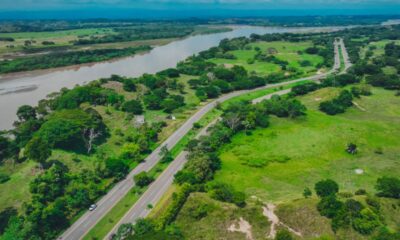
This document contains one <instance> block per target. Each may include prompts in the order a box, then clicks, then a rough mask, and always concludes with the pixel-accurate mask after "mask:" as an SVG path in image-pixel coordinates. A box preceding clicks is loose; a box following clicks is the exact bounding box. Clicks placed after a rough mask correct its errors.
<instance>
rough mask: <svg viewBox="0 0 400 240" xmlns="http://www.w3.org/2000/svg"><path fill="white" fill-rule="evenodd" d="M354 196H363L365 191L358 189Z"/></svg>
mask: <svg viewBox="0 0 400 240" xmlns="http://www.w3.org/2000/svg"><path fill="white" fill-rule="evenodd" d="M354 194H355V195H365V194H367V191H366V190H365V189H362V188H361V189H358V190H357V191H356V192H355V193H354Z"/></svg>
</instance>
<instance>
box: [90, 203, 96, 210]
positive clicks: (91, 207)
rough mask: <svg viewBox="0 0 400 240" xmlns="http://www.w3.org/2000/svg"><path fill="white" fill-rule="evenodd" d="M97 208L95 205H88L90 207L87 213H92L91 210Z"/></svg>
mask: <svg viewBox="0 0 400 240" xmlns="http://www.w3.org/2000/svg"><path fill="white" fill-rule="evenodd" d="M96 208H97V205H96V204H92V205H90V207H89V211H93V210H95V209H96Z"/></svg>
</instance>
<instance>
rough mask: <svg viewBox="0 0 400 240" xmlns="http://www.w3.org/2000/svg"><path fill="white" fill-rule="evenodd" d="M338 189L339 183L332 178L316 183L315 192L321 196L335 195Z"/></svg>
mask: <svg viewBox="0 0 400 240" xmlns="http://www.w3.org/2000/svg"><path fill="white" fill-rule="evenodd" d="M338 191H339V185H338V184H337V183H336V182H335V181H333V180H331V179H326V180H323V181H319V182H317V183H316V184H315V192H316V193H317V195H318V196H319V197H327V196H330V195H335V194H336V193H337V192H338Z"/></svg>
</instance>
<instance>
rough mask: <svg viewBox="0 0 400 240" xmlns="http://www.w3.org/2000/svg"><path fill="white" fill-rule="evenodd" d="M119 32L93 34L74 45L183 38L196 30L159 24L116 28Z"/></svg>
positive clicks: (190, 26) (188, 26)
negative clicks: (102, 34)
mask: <svg viewBox="0 0 400 240" xmlns="http://www.w3.org/2000/svg"><path fill="white" fill-rule="evenodd" d="M114 31H115V32H117V34H109V35H105V36H101V37H97V36H91V37H90V38H82V39H79V40H77V41H75V42H74V45H86V44H97V43H112V42H127V41H135V40H148V39H161V38H181V37H185V36H187V35H190V34H191V33H193V32H194V31H195V29H194V26H193V25H178V26H173V25H165V24H164V25H159V26H143V27H137V28H136V27H130V28H115V29H114Z"/></svg>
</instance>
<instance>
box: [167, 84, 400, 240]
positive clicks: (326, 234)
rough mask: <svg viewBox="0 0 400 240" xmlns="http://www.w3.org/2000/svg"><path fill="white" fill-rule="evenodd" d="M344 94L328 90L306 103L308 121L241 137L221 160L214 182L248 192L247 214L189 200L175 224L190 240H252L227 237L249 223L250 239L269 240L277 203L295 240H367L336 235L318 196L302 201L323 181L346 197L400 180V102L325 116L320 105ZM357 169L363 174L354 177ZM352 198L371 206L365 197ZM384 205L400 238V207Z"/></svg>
mask: <svg viewBox="0 0 400 240" xmlns="http://www.w3.org/2000/svg"><path fill="white" fill-rule="evenodd" d="M338 92H339V89H334V88H326V89H321V90H318V91H316V92H314V93H311V94H309V95H306V96H304V97H300V100H301V101H302V102H303V103H304V104H305V105H306V106H307V108H308V111H307V116H306V117H304V118H302V119H298V120H288V119H280V118H276V117H273V118H271V126H270V127H269V128H267V129H259V130H256V131H254V132H253V134H252V135H245V134H239V135H236V136H235V137H234V138H233V140H232V143H231V144H228V145H227V146H225V147H224V148H223V149H222V150H221V152H220V157H221V159H222V169H221V170H219V171H217V174H216V177H215V180H214V181H218V182H225V183H228V184H231V185H233V186H234V187H235V189H237V190H240V191H244V192H245V193H246V196H247V199H246V202H247V206H246V207H245V208H242V209H241V208H237V207H236V206H234V205H233V204H227V203H222V202H218V201H215V200H212V199H210V198H209V197H208V196H207V194H205V193H193V194H191V195H190V197H189V198H188V200H187V202H186V203H185V205H184V206H183V208H182V210H181V211H180V213H179V215H178V217H177V219H176V221H175V222H174V223H175V224H176V225H177V226H178V227H180V229H181V230H182V232H183V235H184V236H185V238H186V239H191V240H192V239H246V235H245V233H239V232H231V231H228V228H229V227H230V226H231V225H232V224H234V223H237V222H238V221H239V219H240V218H243V219H244V220H245V221H247V222H248V223H249V224H250V226H251V228H250V232H251V234H252V237H253V238H252V239H266V236H267V235H268V233H270V231H271V227H270V222H269V220H268V219H267V217H266V216H264V215H263V208H262V207H263V206H265V204H266V203H273V204H275V205H276V209H275V214H276V215H277V217H278V218H279V220H280V221H281V222H282V223H283V224H285V225H286V226H289V227H290V228H292V229H294V230H296V231H298V232H300V233H301V234H302V236H303V237H302V238H296V239H325V240H333V239H343V240H344V239H349V237H350V238H351V239H354V240H365V239H369V238H368V237H367V236H363V235H360V234H359V233H357V232H355V231H354V230H352V229H351V228H350V229H340V230H339V231H338V232H337V233H336V234H335V233H333V232H332V230H331V225H330V220H328V219H327V218H325V217H321V216H320V214H319V213H318V211H317V210H316V204H317V202H318V200H317V198H316V196H315V195H314V196H313V197H312V198H310V199H304V198H303V196H302V192H303V189H304V188H305V187H310V188H311V189H313V186H314V184H315V182H317V181H319V180H321V179H325V178H332V179H334V180H335V181H337V182H338V183H339V186H340V191H341V192H353V193H354V191H355V190H357V189H359V188H363V189H366V190H367V192H369V193H371V194H373V193H374V192H375V191H374V185H375V182H376V179H377V178H378V177H380V176H383V175H386V176H398V175H399V174H400V168H399V164H400V162H399V161H398V156H399V155H398V152H399V147H400V139H399V138H398V135H399V134H400V124H399V123H400V118H399V116H400V109H399V108H398V107H397V106H398V104H399V103H400V98H398V97H396V96H394V93H393V92H392V91H387V90H383V89H378V88H373V95H372V96H369V97H362V98H361V99H356V100H355V102H356V103H357V104H359V106H361V107H362V108H363V109H364V110H361V109H359V108H356V107H352V108H350V109H348V111H347V112H346V113H345V114H341V115H337V116H328V115H325V114H323V113H321V112H319V110H318V105H319V102H320V101H324V100H326V99H331V98H333V97H334V96H336V95H337V94H338ZM382 106H385V107H384V108H382ZM349 142H354V143H356V144H357V145H358V147H359V153H358V154H357V155H355V156H350V155H348V154H347V153H346V152H345V148H346V145H347V143H349ZM255 166H258V167H255ZM355 169H362V170H363V171H364V173H363V174H356V173H355ZM354 198H355V199H357V200H359V201H361V202H363V203H364V204H366V203H365V196H355V197H354ZM380 204H381V214H382V215H381V216H382V218H383V219H384V221H385V224H387V226H388V227H389V228H390V229H392V230H399V226H400V225H399V224H400V218H399V217H398V216H399V215H400V208H399V207H396V206H397V205H398V204H399V202H398V201H396V200H393V199H381V200H380ZM204 206H205V208H206V209H207V214H206V216H205V217H203V218H201V219H196V218H195V217H194V214H193V213H194V212H195V209H198V208H199V207H204ZM393 206H394V207H393ZM188 223H190V224H188ZM280 228H282V225H281V226H280V227H278V229H280Z"/></svg>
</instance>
